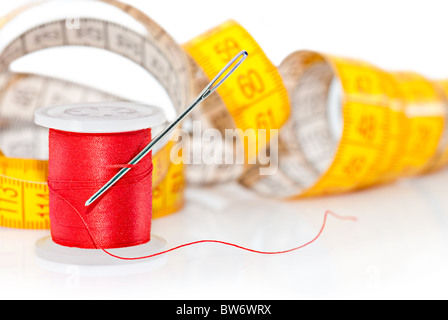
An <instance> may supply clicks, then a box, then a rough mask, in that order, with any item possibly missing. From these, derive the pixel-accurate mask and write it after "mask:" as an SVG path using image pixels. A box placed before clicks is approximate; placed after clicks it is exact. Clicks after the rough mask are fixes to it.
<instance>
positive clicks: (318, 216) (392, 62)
mask: <svg viewBox="0 0 448 320" xmlns="http://www.w3.org/2000/svg"><path fill="white" fill-rule="evenodd" d="M25 2H28V1H24V0H17V1H2V2H1V3H0V13H6V12H8V11H10V10H11V9H13V8H15V7H16V6H17V5H19V4H21V3H25ZM129 2H130V3H133V4H136V5H137V6H139V7H140V8H141V9H142V10H144V11H145V12H147V13H149V14H150V16H151V17H152V18H153V19H154V20H155V21H157V22H158V23H159V24H161V25H162V26H163V27H164V28H165V29H166V30H167V31H168V32H169V33H170V34H171V35H172V36H173V37H174V38H175V39H177V40H178V41H179V42H185V41H187V40H189V39H190V38H193V37H194V36H195V35H197V34H199V33H202V32H204V31H205V30H207V29H208V28H211V27H213V26H215V25H217V24H219V23H220V22H222V21H224V20H226V19H229V18H234V19H236V20H237V21H238V22H240V23H241V24H242V25H243V26H245V27H246V28H247V29H248V30H249V31H250V32H251V33H252V35H253V36H254V37H255V38H256V39H257V40H258V42H259V44H260V45H261V46H262V47H263V49H264V50H265V52H266V54H267V55H268V56H269V57H270V58H271V60H272V61H273V62H274V63H275V64H277V65H278V64H279V63H280V62H281V61H282V59H283V58H284V57H286V56H287V55H288V54H290V53H291V52H292V51H295V50H299V49H309V50H318V51H322V52H329V53H333V54H338V55H343V56H349V57H353V58H361V59H364V60H367V61H369V62H372V63H374V64H377V65H379V66H381V67H385V68H388V69H394V70H403V69H408V70H414V71H417V72H421V73H422V74H424V75H427V76H430V77H434V78H448V68H447V67H446V65H447V64H446V61H447V60H446V59H447V58H446V57H447V56H448V46H447V45H446V42H444V41H443V39H444V32H445V30H446V29H447V27H448V19H446V12H447V9H448V3H447V2H446V1H443V0H441V1H436V0H428V1H404V0H397V1H393V2H392V1H389V0H377V1H368V2H367V1H356V0H342V1H332V0H316V1H303V0H290V1H287V0H278V1H275V2H272V1H270V0H260V1H256V2H254V1H237V0H228V1H226V2H221V3H218V2H216V1H215V2H210V1H205V0H194V1H193V0H192V1H180V0H179V1H174V0H171V1H170V0H167V1H136V0H135V1H129ZM86 61H89V63H86ZM111 65H113V66H114V67H113V70H111V69H110V66H111ZM14 67H15V69H16V70H21V71H33V72H38V73H43V74H48V75H54V76H59V77H63V78H66V79H69V80H75V81H81V82H83V83H85V84H88V85H92V86H95V87H98V88H100V89H105V90H108V91H111V92H113V93H115V94H118V95H120V94H122V95H124V96H125V97H127V98H129V99H135V100H136V101H142V102H145V103H148V104H153V105H159V106H163V107H164V108H166V109H169V108H170V103H169V100H168V99H167V98H166V95H165V93H163V92H162V91H160V88H159V87H157V86H150V85H149V84H148V83H150V81H151V80H150V79H149V77H148V75H147V74H146V73H145V72H143V71H142V70H140V69H139V68H137V67H136V66H135V65H134V64H132V63H130V62H127V61H124V60H119V58H118V57H115V56H109V55H105V54H103V53H100V52H97V51H95V50H89V49H78V48H77V49H68V50H65V49H55V50H49V51H48V52H45V53H42V54H36V55H33V56H32V57H27V58H25V59H23V60H21V61H20V62H18V63H16V64H15V66H14ZM87 75H88V76H87ZM113 75H116V76H113ZM130 78H132V79H133V80H132V81H129V79H130ZM152 84H153V83H152ZM447 181H448V172H447V171H444V172H440V173H437V174H434V175H430V176H426V177H422V178H418V179H413V180H405V181H401V182H399V183H397V184H394V185H390V186H383V187H378V188H374V189H371V190H366V191H362V192H358V193H353V194H349V195H342V196H335V197H325V198H317V199H310V200H301V201H295V202H279V201H271V200H268V199H264V198H260V197H258V196H257V195H254V194H252V193H250V192H249V191H246V190H243V189H241V188H240V187H238V186H236V185H233V184H231V185H222V186H217V187H215V188H206V189H193V188H188V195H187V196H188V201H187V206H186V207H185V209H184V210H183V211H182V212H180V213H178V214H176V215H172V216H169V217H166V218H162V219H158V220H155V221H154V222H153V232H154V233H156V234H158V235H160V236H161V237H163V238H164V239H166V240H167V242H168V243H167V246H168V247H172V246H175V245H178V244H183V243H185V242H189V241H194V240H199V239H204V238H211V239H218V240H225V241H231V242H235V243H238V244H241V245H246V246H250V247H253V248H254V249H260V250H281V249H286V248H290V247H294V246H296V245H299V244H303V243H305V242H307V241H309V240H311V239H312V238H314V236H315V235H316V234H317V232H318V230H319V228H320V226H321V223H322V218H323V214H324V212H325V211H326V210H327V209H331V210H333V211H335V212H336V213H338V214H340V215H353V216H356V217H357V218H358V219H359V221H358V222H356V223H354V222H347V221H339V220H336V219H334V218H332V217H330V218H329V220H328V225H327V228H326V230H325V231H324V234H323V235H322V237H321V238H320V239H319V240H318V241H317V242H316V243H314V244H313V245H311V246H309V247H307V248H305V249H303V250H301V251H297V252H295V253H290V254H285V255H280V256H261V255H257V254H252V253H248V252H244V251H240V250H238V249H235V248H230V247H222V246H219V245H211V244H210V245H209V244H206V245H201V246H195V247H189V248H184V249H181V250H179V251H177V252H173V253H170V254H168V255H167V256H166V259H167V260H166V264H165V265H164V266H162V267H160V268H155V269H154V268H150V267H148V269H143V270H140V273H138V272H136V271H135V270H133V271H132V274H129V275H121V276H114V275H109V274H108V273H107V272H106V271H105V272H104V274H103V275H102V276H83V275H81V272H80V270H79V269H78V267H76V266H71V265H68V266H66V267H65V268H64V269H63V270H64V272H63V273H60V272H56V271H54V270H53V271H52V270H47V269H45V268H43V267H42V266H40V265H39V264H38V262H37V261H36V257H35V254H34V252H33V248H34V244H35V242H36V241H37V240H38V239H40V238H42V237H43V236H47V235H48V234H49V232H48V231H25V230H13V229H5V228H2V229H0V298H2V299H6V298H9V299H11V298H125V299H126V298H130V299H131V298H137V299H138V298H154V299H175V298H180V299H195V298H204V299H210V298H230V299H239V298H246V299H258V298H260V299H261V298H272V299H281V298H286V299H297V298H355V299H358V298H448V297H447V295H448V294H447V290H446V287H447V285H448V277H447V275H446V270H447V267H448V254H447V252H448V251H447V249H448V248H447V247H448V236H447V232H448V201H447V197H446V190H447V187H448V182H447Z"/></svg>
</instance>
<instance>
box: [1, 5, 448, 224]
mask: <svg viewBox="0 0 448 320" xmlns="http://www.w3.org/2000/svg"><path fill="white" fill-rule="evenodd" d="M100 2H104V3H108V4H110V5H113V6H115V7H118V8H120V9H122V10H123V11H125V12H126V13H128V14H129V15H131V16H132V17H134V18H135V19H136V20H137V21H139V22H140V23H141V24H142V25H143V26H145V28H146V30H147V31H148V34H146V35H140V34H138V33H136V32H134V31H132V30H129V29H128V28H125V27H123V26H120V25H117V24H114V23H112V22H109V21H104V20H100V19H87V18H80V20H79V24H80V26H81V28H80V29H79V30H76V29H74V30H68V29H67V28H65V20H60V21H53V22H49V23H46V24H43V25H40V26H37V27H35V28H33V29H31V30H28V31H26V32H24V33H23V34H22V35H20V36H19V37H18V38H16V39H15V40H13V41H12V42H11V43H10V44H9V45H8V46H7V47H6V48H5V49H4V50H3V52H2V53H0V97H1V100H0V131H1V132H0V143H1V142H2V139H3V140H4V143H2V146H5V145H6V146H8V143H11V142H14V138H13V137H14V136H17V135H18V133H20V132H23V134H25V135H26V134H28V135H31V136H33V135H35V134H36V131H35V130H37V129H36V128H35V127H34V126H33V125H32V124H31V123H32V119H31V118H30V117H31V115H32V113H33V111H34V109H35V108H36V107H37V106H39V105H51V104H56V103H69V102H87V101H105V100H106V101H107V100H117V99H120V98H118V97H114V96H113V95H108V94H107V93H104V92H100V91H98V90H93V89H90V88H86V87H83V86H79V85H75V84H70V83H68V82H64V81H62V80H58V79H48V78H44V77H41V76H38V75H15V74H11V73H10V72H9V70H8V67H9V65H10V64H11V63H12V62H13V61H14V60H16V59H17V58H19V57H21V56H24V55H26V54H28V53H30V52H34V51H37V50H41V49H45V48H49V47H55V46H68V45H83V46H90V47H96V48H102V49H105V50H109V51H112V52H115V53H118V54H120V55H122V56H125V57H127V58H129V59H131V60H132V61H134V62H136V63H137V64H139V65H141V66H142V67H143V68H145V69H146V70H148V71H149V72H150V73H151V74H153V75H154V76H155V77H156V78H157V79H158V80H159V81H160V83H161V84H162V86H163V87H164V88H165V89H166V91H167V92H168V94H169V96H170V97H171V100H172V102H173V104H174V106H175V108H176V110H177V111H180V110H181V108H182V107H184V106H185V105H186V103H187V102H188V101H189V100H191V99H192V98H193V97H195V96H196V95H197V94H198V93H199V91H200V90H201V89H202V87H203V86H204V84H206V83H207V82H208V81H209V78H210V77H212V76H213V75H214V74H216V71H217V70H219V69H220V68H221V67H222V66H223V64H224V63H225V62H227V61H228V60H229V58H230V57H232V56H233V55H234V54H235V53H236V52H239V51H240V50H242V49H244V50H247V51H248V52H249V58H248V59H247V62H246V63H245V65H244V66H242V67H241V70H240V72H239V75H236V76H235V77H233V78H231V79H229V81H227V82H226V83H225V84H224V85H223V86H222V87H221V88H220V89H219V90H218V92H219V95H214V96H213V97H210V99H208V100H207V101H205V102H204V104H203V106H201V109H200V112H195V113H194V115H193V118H194V119H199V120H201V123H203V124H204V127H203V128H202V129H207V128H217V129H218V130H220V131H221V132H224V130H225V129H235V128H238V129H242V130H245V129H255V132H257V129H267V130H269V129H279V128H281V130H280V134H279V146H278V150H270V152H278V154H279V158H278V163H277V165H278V171H277V173H275V174H273V175H266V176H261V175H260V174H259V169H260V166H261V165H260V164H257V165H248V164H247V163H245V165H243V166H238V165H208V166H205V165H202V164H199V165H195V164H194V165H189V166H188V167H187V169H188V170H187V171H186V179H185V176H184V174H185V173H184V166H183V165H182V164H180V165H173V164H172V163H171V162H170V161H169V153H170V151H171V147H172V145H173V143H169V144H166V145H165V146H164V147H163V148H162V149H161V150H160V151H158V152H157V153H156V154H155V155H154V183H153V185H154V189H153V210H154V217H158V216H163V215H166V214H170V213H172V212H176V211H177V210H179V209H180V208H182V206H183V203H184V194H183V190H184V188H185V185H186V182H187V181H188V182H190V183H217V182H221V181H228V180H231V179H238V181H239V182H240V183H241V184H242V185H243V186H245V187H247V188H250V189H251V190H254V191H255V192H258V193H260V194H263V195H267V196H274V197H280V198H297V197H306V196H316V195H325V194H334V193H341V192H347V191H352V190H356V189H361V188H365V187H368V186H371V185H375V184H380V183H387V182H391V181H394V180H396V179H398V178H400V177H402V176H413V175H418V174H422V173H425V172H428V171H432V170H436V169H439V168H441V167H443V166H444V165H446V164H447V162H448V147H447V144H448V132H447V102H446V93H447V92H448V81H447V82H443V81H440V82H435V81H431V80H428V79H425V78H424V77H423V76H421V75H418V74H415V73H408V72H406V73H403V72H401V73H398V72H396V73H392V72H386V71H384V70H382V69H380V68H378V67H376V66H374V65H371V64H368V63H365V62H361V61H356V60H352V59H345V58H340V57H333V56H330V55H324V54H319V53H316V52H310V51H299V52H295V53H293V54H291V55H289V56H288V57H287V58H286V59H285V60H284V61H283V62H282V64H281V65H280V66H279V67H278V68H275V67H274V66H273V65H272V63H271V62H270V61H269V60H268V58H267V57H266V56H265V54H264V53H263V51H262V50H261V48H260V47H259V46H258V45H257V43H256V42H255V40H254V39H253V38H252V37H251V36H250V34H249V33H248V32H247V31H246V30H244V28H242V27H241V26H240V25H239V24H238V23H236V22H235V21H228V22H226V23H224V24H222V25H220V26H218V27H216V28H214V29H212V30H210V31H209V32H206V33H204V34H203V35H200V36H199V37H197V38H195V39H193V40H192V41H190V42H188V43H186V44H185V45H184V46H183V48H182V47H180V46H179V45H178V44H176V43H175V42H174V40H172V38H171V37H170V36H169V35H168V34H167V33H166V32H165V31H164V30H163V29H162V28H161V27H159V26H158V25H157V24H156V23H155V22H153V21H152V20H151V19H149V18H148V17H147V16H146V15H144V14H143V13H142V12H140V11H138V10H136V9H135V8H132V7H131V6H129V5H125V4H122V3H120V2H118V1H115V0H100ZM20 12H21V10H18V11H16V12H14V13H13V14H10V15H8V16H7V17H5V18H3V19H2V20H0V27H1V26H2V25H4V24H5V23H7V22H8V21H9V20H10V19H11V18H12V17H13V16H14V15H16V14H18V13H20ZM61 86H62V87H63V88H64V90H63V92H64V94H63V95H61ZM72 91H73V92H78V94H75V93H73V94H71V93H70V92H72ZM79 91H82V92H83V94H82V96H83V97H89V98H85V99H86V101H84V100H83V101H81V100H80V98H79V97H80V96H81V95H79ZM42 92H45V97H44V96H43V94H42ZM37 101H39V102H37ZM30 125H31V126H32V127H33V129H30ZM29 130H31V131H29ZM18 136H20V134H19V135H18ZM16 141H17V140H16ZM12 145H15V144H14V143H12ZM226 147H228V148H232V149H235V148H240V147H244V152H245V156H246V160H248V159H251V158H254V157H256V154H257V152H258V150H257V149H256V150H255V152H252V151H250V150H252V149H249V148H248V146H247V145H244V144H241V145H240V144H236V145H227V146H226ZM257 147H258V145H257ZM6 149H8V148H6ZM25 149H26V148H25ZM31 149H32V148H31ZM3 151H9V150H3ZM31 151H32V150H31ZM5 153H6V154H7V155H8V152H5ZM28 154H31V155H33V156H34V157H35V158H38V154H34V153H33V152H31V153H28ZM271 161H273V160H271ZM0 170H2V172H0V193H1V194H0V225H1V226H9V227H18V228H48V227H49V220H48V190H47V189H46V184H45V181H46V174H47V172H46V170H47V168H46V161H42V160H26V159H17V158H11V157H6V156H1V157H0Z"/></svg>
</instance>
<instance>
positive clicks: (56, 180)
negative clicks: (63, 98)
mask: <svg viewBox="0 0 448 320" xmlns="http://www.w3.org/2000/svg"><path fill="white" fill-rule="evenodd" d="M35 122H36V124H38V125H41V126H44V127H47V128H49V129H50V131H49V176H48V186H49V190H50V222H51V237H46V238H44V239H41V240H39V241H38V242H37V243H36V253H37V254H38V256H40V257H41V258H44V259H46V260H51V261H55V262H60V263H70V264H81V265H84V264H87V265H97V264H117V263H123V262H120V261H117V259H113V258H111V257H110V256H107V255H104V253H103V252H102V251H101V250H98V249H100V248H102V249H108V250H109V251H111V252H115V253H116V254H119V255H125V256H126V255H128V256H139V255H143V254H145V255H147V254H148V253H149V252H155V251H157V250H160V249H161V248H162V247H163V246H164V244H165V243H164V240H163V239H161V238H160V237H157V236H154V235H151V216H152V193H151V190H152V159H151V154H150V155H148V156H147V157H145V158H144V159H143V160H142V161H140V162H139V163H138V164H137V165H136V166H134V167H133V168H132V170H130V171H129V173H128V174H127V175H126V176H125V177H124V178H122V179H121V181H119V182H118V183H117V184H116V185H115V186H114V187H113V188H111V189H110V190H108V192H107V193H105V194H104V195H103V196H102V197H101V198H100V199H98V201H97V202H96V203H95V204H93V205H91V206H88V207H86V206H85V205H84V203H85V201H86V200H87V199H88V198H89V197H90V196H91V195H92V194H94V193H95V192H96V191H97V190H98V189H99V188H101V186H102V185H104V183H105V182H107V181H108V180H109V179H110V178H111V177H112V176H113V175H114V174H115V173H116V172H118V170H120V169H121V168H122V167H123V166H126V164H127V163H129V161H130V160H132V158H134V156H135V155H136V154H138V152H140V151H141V150H142V149H143V148H144V147H145V146H146V145H147V144H148V143H149V142H150V141H151V130H152V129H153V128H155V127H158V126H161V125H162V124H163V123H164V122H165V116H164V113H163V111H162V110H161V109H159V108H157V107H153V106H148V105H142V104H134V103H126V102H114V103H89V104H76V105H66V106H55V107H47V108H40V109H38V110H37V111H36V112H35Z"/></svg>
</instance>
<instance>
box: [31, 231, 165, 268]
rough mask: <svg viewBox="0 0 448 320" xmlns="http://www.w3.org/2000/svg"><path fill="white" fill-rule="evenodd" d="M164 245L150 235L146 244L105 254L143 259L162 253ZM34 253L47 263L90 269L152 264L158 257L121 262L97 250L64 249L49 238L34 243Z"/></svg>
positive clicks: (159, 238)
mask: <svg viewBox="0 0 448 320" xmlns="http://www.w3.org/2000/svg"><path fill="white" fill-rule="evenodd" d="M165 245H166V241H165V240H164V239H163V238H161V237H158V236H156V235H151V241H149V242H148V243H145V244H142V245H138V246H133V247H128V248H119V249H107V252H110V253H111V254H114V255H117V256H120V257H125V258H133V257H144V256H149V255H151V254H155V253H158V252H161V251H163V250H162V249H163V248H164V247H165ZM35 251H36V255H37V256H38V257H39V258H41V259H43V260H46V261H48V262H54V263H58V264H63V265H76V266H90V267H95V266H100V267H101V266H120V265H131V264H141V263H145V262H153V261H154V260H157V259H158V258H159V257H160V256H156V257H153V258H149V259H138V260H122V259H118V258H114V257H112V256H110V255H108V254H107V253H105V252H103V250H99V249H80V248H70V247H64V246H61V245H58V244H56V243H54V242H53V240H52V239H51V237H50V236H48V237H45V238H42V239H40V240H38V241H37V242H36V246H35Z"/></svg>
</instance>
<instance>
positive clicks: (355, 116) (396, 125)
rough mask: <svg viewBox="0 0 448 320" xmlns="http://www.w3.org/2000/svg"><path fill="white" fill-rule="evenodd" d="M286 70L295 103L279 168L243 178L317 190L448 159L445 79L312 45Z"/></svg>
mask: <svg viewBox="0 0 448 320" xmlns="http://www.w3.org/2000/svg"><path fill="white" fill-rule="evenodd" d="M279 70H280V73H281V74H282V77H283V80H284V83H285V85H286V86H287V88H288V92H289V94H290V97H291V104H292V107H291V109H292V110H291V118H290V119H289V121H288V123H287V124H286V125H285V127H284V128H282V129H281V131H280V139H281V141H280V147H279V150H278V152H279V153H280V155H279V163H278V166H279V171H278V173H277V174H275V175H273V176H265V177H262V176H259V175H257V174H256V170H252V171H250V172H248V173H247V174H246V175H244V176H243V177H242V178H241V183H242V184H244V185H245V186H247V187H249V188H252V189H255V190H257V191H258V192H260V193H263V194H266V195H271V196H272V195H274V196H281V197H284V196H288V197H292V198H296V197H306V196H317V195H325V194H333V193H341V192H347V191H352V190H355V189H361V188H365V187H367V186H371V185H373V184H378V183H385V182H390V181H393V180H395V179H397V178H399V177H402V176H411V175H417V174H421V173H424V172H427V171H429V170H434V169H435V168H439V167H441V165H442V164H443V162H444V161H445V162H446V148H447V144H446V130H447V129H446V124H447V122H446V110H447V105H446V101H445V96H444V94H443V93H442V88H441V86H440V85H439V84H438V83H435V82H433V81H430V80H427V79H425V78H424V77H422V76H421V75H417V74H411V73H388V72H385V71H383V70H381V69H380V68H378V67H376V66H373V65H371V64H368V63H364V62H360V61H355V60H352V59H344V58H339V57H333V56H329V55H323V54H319V53H315V52H310V51H299V52H295V53H293V54H291V55H290V56H288V57H287V58H286V59H285V60H284V61H283V62H282V64H281V65H280V67H279ZM444 157H445V158H444ZM278 190H281V191H280V192H279V191H278Z"/></svg>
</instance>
